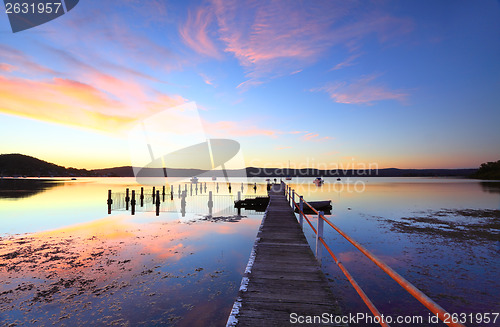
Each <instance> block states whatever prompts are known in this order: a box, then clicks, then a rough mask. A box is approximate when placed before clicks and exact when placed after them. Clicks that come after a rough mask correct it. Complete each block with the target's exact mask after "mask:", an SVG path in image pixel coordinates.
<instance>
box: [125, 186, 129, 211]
mask: <svg viewBox="0 0 500 327" xmlns="http://www.w3.org/2000/svg"><path fill="white" fill-rule="evenodd" d="M129 201H130V197H129V189H126V190H125V210H127V211H128V203H129Z"/></svg>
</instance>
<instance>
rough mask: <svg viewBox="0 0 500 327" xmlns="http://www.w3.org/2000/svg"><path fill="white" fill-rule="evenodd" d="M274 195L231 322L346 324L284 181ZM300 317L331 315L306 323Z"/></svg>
mask: <svg viewBox="0 0 500 327" xmlns="http://www.w3.org/2000/svg"><path fill="white" fill-rule="evenodd" d="M269 197H270V201H269V205H268V207H267V210H266V213H265V215H264V218H263V220H262V224H261V226H260V229H259V232H258V234H257V239H256V242H255V244H254V247H253V250H252V253H251V255H250V259H249V262H248V265H247V268H246V270H245V274H244V277H243V279H242V282H241V287H240V290H239V293H238V298H237V300H236V302H235V303H234V305H233V309H232V311H231V315H230V316H229V319H228V322H227V326H252V327H253V326H297V325H299V326H301V325H307V326H345V325H343V324H336V323H335V320H334V319H333V317H335V316H338V315H339V314H340V310H339V306H338V304H337V300H336V298H335V296H334V295H333V293H332V291H331V289H330V287H329V285H328V282H327V280H326V278H325V276H324V274H323V272H322V271H321V267H320V265H319V263H318V261H317V260H316V258H315V257H314V255H313V252H312V251H311V248H310V246H309V244H308V243H307V240H306V238H305V236H304V233H303V231H302V229H301V227H300V225H299V224H298V222H297V219H296V218H295V215H294V213H293V210H292V208H291V207H290V205H289V203H288V201H287V200H286V198H285V194H284V185H283V184H281V185H279V184H276V185H273V186H272V187H271V189H270V190H269ZM300 317H302V318H303V319H308V318H307V317H309V319H313V317H329V318H328V319H327V320H328V321H327V322H326V323H325V321H324V320H323V321H318V320H316V323H306V322H307V321H306V320H303V321H304V324H300V323H299V322H300V320H299V319H301V318H300ZM316 319H318V318H316ZM294 322H295V323H294Z"/></svg>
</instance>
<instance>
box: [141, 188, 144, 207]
mask: <svg viewBox="0 0 500 327" xmlns="http://www.w3.org/2000/svg"><path fill="white" fill-rule="evenodd" d="M140 200H141V207H144V187H141V197H140Z"/></svg>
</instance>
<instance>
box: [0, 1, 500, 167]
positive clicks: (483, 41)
mask: <svg viewBox="0 0 500 327" xmlns="http://www.w3.org/2000/svg"><path fill="white" fill-rule="evenodd" d="M2 9H3V8H2ZM188 103H189V104H191V105H192V104H194V105H195V107H196V108H197V119H198V122H199V123H201V126H202V127H203V131H202V132H201V131H197V132H198V134H199V136H200V138H201V139H203V138H205V139H207V138H227V139H232V140H236V141H237V142H239V144H240V146H241V148H240V153H241V155H242V156H243V158H244V162H245V165H246V166H258V167H286V166H288V165H289V164H290V166H291V167H292V168H293V167H297V168H299V167H300V168H306V167H316V168H324V169H331V168H333V167H343V168H351V167H354V166H356V167H361V168H362V167H363V165H366V166H368V165H369V164H371V165H372V166H371V167H374V166H373V165H377V167H379V168H390V167H397V168H475V167H478V166H479V165H480V164H481V163H482V162H486V161H496V160H499V159H500V146H499V145H500V128H499V123H500V2H499V1H494V0H491V1H488V0H484V1H454V0H453V1H445V0H440V1H435V0H433V1H428V0H408V1H385V0H380V1H347V0H342V1H294V0H281V1H280V0H277V1H241V0H228V1H223V0H213V1H161V0H149V1H139V0H107V1H94V0H81V1H80V2H79V4H78V5H77V6H76V7H75V8H74V9H73V10H71V11H70V12H68V13H66V14H65V15H63V16H61V17H59V18H57V19H55V20H53V21H50V22H48V23H45V24H43V25H40V26H37V27H34V28H32V29H29V30H25V31H21V32H17V33H12V30H11V28H10V25H9V20H8V17H7V15H6V13H5V11H4V10H2V11H1V13H0V140H1V141H0V153H22V154H26V155H31V156H34V157H37V158H40V159H43V160H46V161H49V162H54V163H56V164H60V165H63V166H66V167H76V168H88V169H94V168H106V167H115V166H126V165H131V162H133V160H132V159H133V158H132V159H131V157H133V155H134V150H133V149H131V142H130V138H129V135H130V134H129V131H130V130H132V129H133V128H134V126H137V124H140V122H141V121H143V120H144V119H148V117H156V116H155V115H156V114H158V113H162V112H163V113H164V112H167V113H170V112H174V111H173V110H171V111H169V110H170V109H171V108H176V107H177V106H181V107H182V105H185V104H188ZM163 117H165V116H163ZM167 117H168V115H167ZM161 122H162V124H164V125H165V129H166V130H168V131H170V140H171V141H172V142H173V143H176V142H178V143H179V144H185V143H186V142H185V140H186V137H187V134H189V132H192V129H193V127H192V126H195V125H196V124H191V123H190V121H189V119H182V118H179V117H177V116H175V115H173V116H172V117H171V119H168V118H167V119H165V120H164V121H163V120H162V121H161ZM197 124H198V123H197ZM196 126H198V125H196ZM134 146H135V145H134ZM166 165H167V166H168V163H166Z"/></svg>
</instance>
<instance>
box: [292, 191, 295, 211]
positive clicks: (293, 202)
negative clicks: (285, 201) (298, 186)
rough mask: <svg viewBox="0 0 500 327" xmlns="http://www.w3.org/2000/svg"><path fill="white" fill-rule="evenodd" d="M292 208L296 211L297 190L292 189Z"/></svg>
mask: <svg viewBox="0 0 500 327" xmlns="http://www.w3.org/2000/svg"><path fill="white" fill-rule="evenodd" d="M292 209H293V211H295V190H292Z"/></svg>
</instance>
